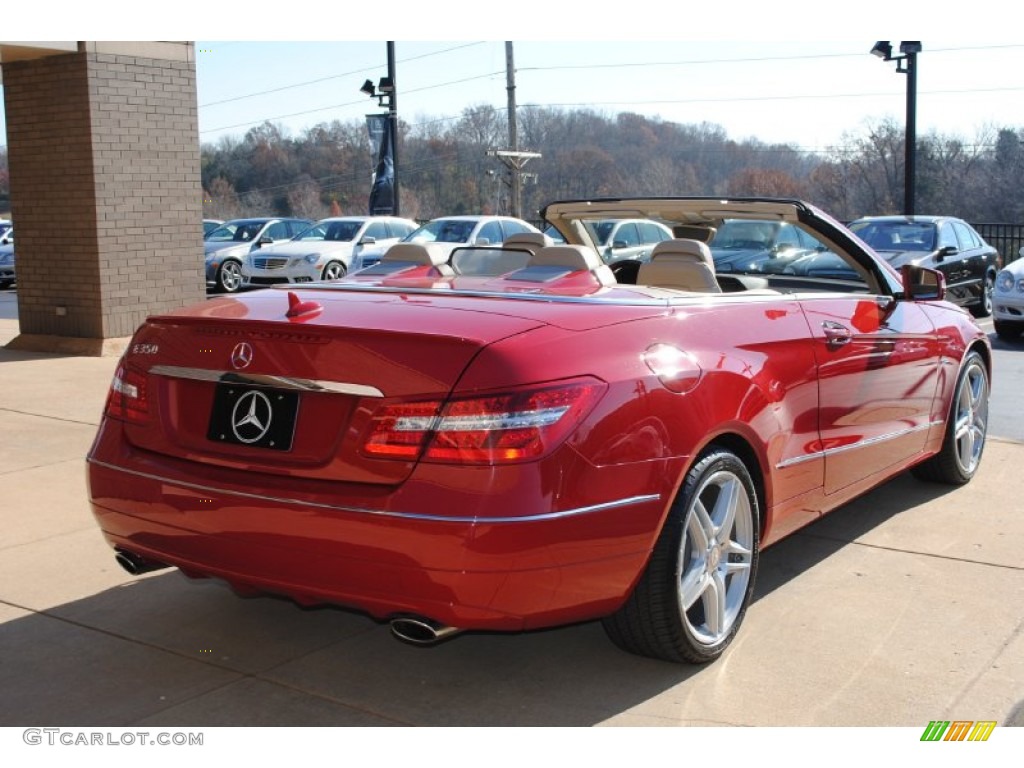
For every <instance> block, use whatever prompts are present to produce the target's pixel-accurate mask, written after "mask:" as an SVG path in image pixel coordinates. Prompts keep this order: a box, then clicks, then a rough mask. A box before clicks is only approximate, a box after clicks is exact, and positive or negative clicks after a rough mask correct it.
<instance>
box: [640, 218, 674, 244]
mask: <svg viewBox="0 0 1024 768" xmlns="http://www.w3.org/2000/svg"><path fill="white" fill-rule="evenodd" d="M640 237H641V239H642V240H643V241H644V243H660V242H662V241H663V240H670V239H671V238H672V235H667V234H665V231H664V230H663V229H662V228H661V227H659V226H657V225H656V224H653V223H651V222H649V221H645V222H643V223H642V224H640Z"/></svg>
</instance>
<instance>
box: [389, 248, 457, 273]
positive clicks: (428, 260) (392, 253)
mask: <svg viewBox="0 0 1024 768" xmlns="http://www.w3.org/2000/svg"><path fill="white" fill-rule="evenodd" d="M380 260H381V261H404V262H409V263H412V264H419V265H420V266H424V267H436V266H438V265H439V264H444V263H446V262H447V261H448V256H447V254H446V253H445V251H444V249H443V248H441V247H440V246H439V245H436V244H434V243H395V244H394V245H392V246H391V247H390V248H388V249H387V251H385V252H384V255H383V256H382V257H381V259H380Z"/></svg>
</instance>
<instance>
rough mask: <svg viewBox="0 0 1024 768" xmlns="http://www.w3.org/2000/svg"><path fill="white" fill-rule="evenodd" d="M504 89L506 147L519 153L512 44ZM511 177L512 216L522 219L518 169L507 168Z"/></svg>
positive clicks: (507, 44) (509, 44) (508, 47)
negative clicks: (505, 102)
mask: <svg viewBox="0 0 1024 768" xmlns="http://www.w3.org/2000/svg"><path fill="white" fill-rule="evenodd" d="M505 88H506V90H507V91H508V146H509V148H510V149H511V150H512V151H513V152H518V151H519V129H518V127H517V125H516V122H517V121H516V65H515V61H514V60H513V56H512V42H511V41H506V42H505ZM509 175H511V177H512V215H513V216H515V217H516V218H517V219H521V218H522V212H523V180H522V179H521V178H520V177H519V169H518V168H516V169H514V170H513V169H512V168H509Z"/></svg>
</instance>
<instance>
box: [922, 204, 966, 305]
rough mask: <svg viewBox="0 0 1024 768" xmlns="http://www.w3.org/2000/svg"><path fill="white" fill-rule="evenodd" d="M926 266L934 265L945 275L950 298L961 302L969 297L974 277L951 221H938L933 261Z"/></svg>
mask: <svg viewBox="0 0 1024 768" xmlns="http://www.w3.org/2000/svg"><path fill="white" fill-rule="evenodd" d="M927 266H934V267H935V269H938V270H940V271H941V272H942V273H943V274H944V275H945V276H946V291H947V292H948V293H949V294H950V298H951V299H953V300H954V301H956V302H957V303H958V304H962V303H964V302H965V301H966V300H967V299H968V298H970V295H971V287H972V284H974V283H975V281H976V278H975V277H973V276H972V274H971V273H972V269H971V265H970V261H969V253H965V252H964V251H963V250H962V249H961V248H960V241H959V240H958V239H957V236H956V231H955V230H954V229H953V223H952V222H949V221H940V222H938V224H937V228H936V232H935V263H934V264H933V265H932V264H929V265H927Z"/></svg>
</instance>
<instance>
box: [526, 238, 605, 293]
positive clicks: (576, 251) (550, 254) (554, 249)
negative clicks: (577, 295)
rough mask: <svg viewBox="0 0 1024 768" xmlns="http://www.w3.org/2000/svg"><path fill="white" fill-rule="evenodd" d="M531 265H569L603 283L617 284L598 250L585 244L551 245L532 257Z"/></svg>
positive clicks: (572, 268)
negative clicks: (588, 273)
mask: <svg viewBox="0 0 1024 768" xmlns="http://www.w3.org/2000/svg"><path fill="white" fill-rule="evenodd" d="M528 266H531V267H541V266H547V267H568V268H569V269H571V270H572V271H573V272H590V273H591V274H592V275H594V277H596V278H597V281H598V282H599V283H600V284H601V285H615V284H616V281H615V275H613V274H612V271H611V270H610V269H609V268H608V265H607V264H605V263H604V262H603V261H601V257H600V256H598V255H597V251H595V250H594V249H593V248H588V247H587V246H585V245H549V246H547V247H545V248H541V249H540V250H539V251H537V252H536V253H535V254H534V255H533V258H531V259H530V263H529V265H528Z"/></svg>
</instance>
